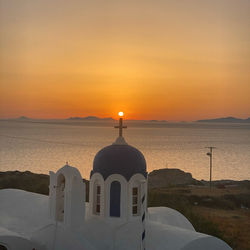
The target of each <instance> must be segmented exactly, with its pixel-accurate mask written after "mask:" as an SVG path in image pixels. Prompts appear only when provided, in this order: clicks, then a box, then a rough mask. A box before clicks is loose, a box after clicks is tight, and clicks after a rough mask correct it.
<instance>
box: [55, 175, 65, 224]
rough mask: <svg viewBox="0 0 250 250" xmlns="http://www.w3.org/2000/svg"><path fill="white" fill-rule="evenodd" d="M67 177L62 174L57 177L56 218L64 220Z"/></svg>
mask: <svg viewBox="0 0 250 250" xmlns="http://www.w3.org/2000/svg"><path fill="white" fill-rule="evenodd" d="M64 189H65V177H64V175H63V174H60V175H59V176H58V178H57V186H56V220H57V221H63V220H64V196H65V192H64Z"/></svg>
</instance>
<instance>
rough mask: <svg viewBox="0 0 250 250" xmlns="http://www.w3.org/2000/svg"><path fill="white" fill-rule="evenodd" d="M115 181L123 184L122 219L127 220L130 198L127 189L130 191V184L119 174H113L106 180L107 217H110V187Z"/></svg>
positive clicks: (105, 214)
mask: <svg viewBox="0 0 250 250" xmlns="http://www.w3.org/2000/svg"><path fill="white" fill-rule="evenodd" d="M113 181H118V182H119V183H120V184H121V204H120V209H121V213H120V214H121V216H120V218H121V219H125V218H127V215H128V214H127V211H128V207H127V203H128V199H127V198H128V197H127V189H128V182H127V181H126V179H125V178H124V177H123V176H122V175H119V174H112V175H110V176H109V177H108V178H107V179H106V180H105V213H104V216H105V217H109V211H110V186H111V183H112V182H113Z"/></svg>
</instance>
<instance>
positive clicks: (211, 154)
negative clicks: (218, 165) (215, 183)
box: [206, 147, 216, 189]
mask: <svg viewBox="0 0 250 250" xmlns="http://www.w3.org/2000/svg"><path fill="white" fill-rule="evenodd" d="M206 148H208V149H209V150H210V151H209V152H208V153H207V155H208V156H209V158H210V178H209V187H210V189H211V188H212V166H213V149H214V148H216V147H206Z"/></svg>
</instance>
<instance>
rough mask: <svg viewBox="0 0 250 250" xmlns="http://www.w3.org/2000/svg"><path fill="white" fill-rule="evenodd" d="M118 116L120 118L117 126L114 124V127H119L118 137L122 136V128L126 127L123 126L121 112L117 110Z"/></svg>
mask: <svg viewBox="0 0 250 250" xmlns="http://www.w3.org/2000/svg"><path fill="white" fill-rule="evenodd" d="M118 114H119V116H120V119H119V125H118V126H115V128H119V137H122V130H123V129H124V128H127V126H123V118H122V117H123V112H119V113H118Z"/></svg>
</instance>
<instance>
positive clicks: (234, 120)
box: [0, 116, 250, 124]
mask: <svg viewBox="0 0 250 250" xmlns="http://www.w3.org/2000/svg"><path fill="white" fill-rule="evenodd" d="M0 120H14V121H15V120H16V121H27V122H28V121H30V122H36V121H40V122H42V121H55V122H60V121H86V122H88V121H89V122H98V121H102V122H105V121H107V122H112V121H116V120H117V119H114V118H113V117H98V116H83V117H80V116H72V117H69V118H61V119H58V118H50V119H43V118H32V117H27V116H20V117H17V118H9V119H8V118H5V119H0ZM126 121H127V122H150V123H158V124H160V123H168V122H170V123H171V121H167V120H136V119H126ZM192 122H194V123H250V117H248V118H246V119H241V118H237V117H232V116H229V117H219V118H213V119H203V120H195V121H191V123H192ZM172 123H190V121H183V120H182V121H180V122H177V121H173V122H172Z"/></svg>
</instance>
